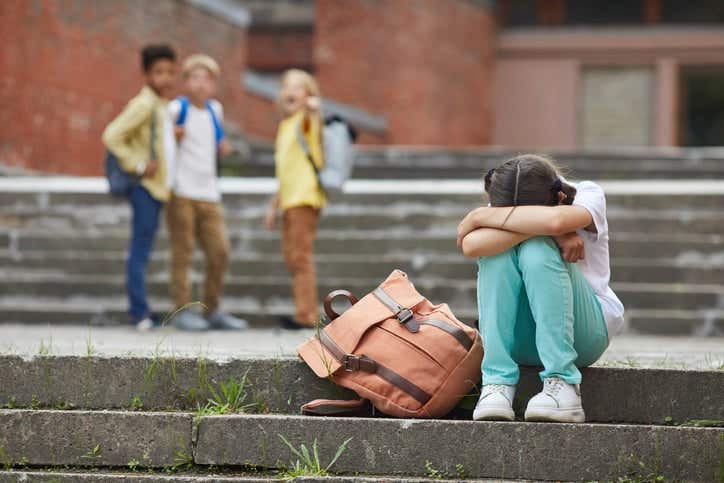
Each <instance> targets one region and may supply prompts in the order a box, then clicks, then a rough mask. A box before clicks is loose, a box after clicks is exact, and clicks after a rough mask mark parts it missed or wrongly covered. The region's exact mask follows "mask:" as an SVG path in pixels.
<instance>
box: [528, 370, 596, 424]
mask: <svg viewBox="0 0 724 483" xmlns="http://www.w3.org/2000/svg"><path fill="white" fill-rule="evenodd" d="M525 420H526V421H550V422H554V423H582V422H584V421H586V415H585V413H584V412H583V406H582V405H581V387H580V386H579V385H578V384H568V383H567V382H565V381H564V380H562V379H559V378H557V377H550V378H547V379H544V380H543V390H542V391H541V392H539V393H538V394H536V395H535V396H533V398H532V399H531V400H530V401H529V402H528V408H527V409H526V410H525Z"/></svg>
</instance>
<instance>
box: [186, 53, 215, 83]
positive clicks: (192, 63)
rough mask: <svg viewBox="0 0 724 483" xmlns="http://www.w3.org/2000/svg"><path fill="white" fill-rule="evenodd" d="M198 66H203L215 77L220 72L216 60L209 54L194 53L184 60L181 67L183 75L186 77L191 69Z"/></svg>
mask: <svg viewBox="0 0 724 483" xmlns="http://www.w3.org/2000/svg"><path fill="white" fill-rule="evenodd" d="M198 67H203V68H204V69H206V70H208V71H209V72H210V73H211V75H213V76H214V77H217V78H218V77H219V75H220V74H221V69H220V68H219V64H218V62H216V61H215V60H214V59H213V58H212V57H211V56H208V55H206V54H194V55H191V56H189V57H187V58H186V60H184V63H183V67H182V72H183V75H184V77H187V76H188V75H189V74H190V73H191V71H192V70H194V69H196V68H198Z"/></svg>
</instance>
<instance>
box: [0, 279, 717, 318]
mask: <svg viewBox="0 0 724 483" xmlns="http://www.w3.org/2000/svg"><path fill="white" fill-rule="evenodd" d="M194 278H196V280H195V281H193V282H192V288H193V293H194V299H195V300H197V299H198V300H200V299H201V297H202V292H203V280H202V279H201V278H198V277H194ZM379 283H380V279H358V278H342V277H337V278H332V277H327V278H323V279H320V280H319V281H318V292H319V294H321V295H322V296H323V295H326V294H328V293H329V292H331V291H333V290H337V289H340V288H344V289H347V290H350V291H352V292H353V293H355V294H360V295H362V294H366V293H368V292H370V291H371V290H372V289H374V288H375V287H376V286H377V285H378V284H379ZM414 283H415V285H416V287H417V288H418V289H419V290H420V292H421V293H423V294H425V295H426V296H427V297H428V298H429V299H430V300H431V301H433V302H435V303H439V302H446V303H448V304H449V305H450V306H451V307H452V308H453V310H471V309H474V308H475V307H476V304H477V296H476V292H477V289H476V282H475V279H474V276H471V277H469V278H468V279H467V280H450V279H434V278H429V277H423V278H417V279H414ZM289 284H290V282H289V278H288V276H254V275H250V276H228V277H227V278H226V284H225V288H224V292H225V294H226V296H227V298H228V299H247V300H250V303H251V301H253V303H255V304H260V305H269V304H274V303H276V302H278V301H280V300H285V299H289V297H290V293H291V292H290V290H291V289H290V285H289ZM612 286H613V289H614V291H616V293H617V295H618V296H619V298H620V299H621V301H622V302H623V303H624V305H625V306H626V307H628V308H629V309H645V308H650V309H659V310H664V309H678V310H703V309H715V308H721V307H722V305H721V301H722V298H723V296H724V287H723V286H721V285H710V284H686V285H682V284H675V283H674V284H667V283H625V282H619V283H614V284H612ZM147 290H148V293H149V294H150V295H151V296H153V297H158V298H162V297H166V296H168V293H169V278H168V276H167V275H165V274H157V275H156V276H154V277H153V278H151V279H149V280H147ZM0 293H2V294H3V296H4V297H8V298H12V297H15V296H20V297H22V296H27V295H32V296H37V297H41V298H42V297H54V298H58V297H117V296H121V295H123V294H125V279H124V277H123V276H122V275H90V276H89V275H65V274H58V275H51V274H44V273H40V274H34V273H14V274H12V275H11V276H9V277H8V278H4V279H2V280H0Z"/></svg>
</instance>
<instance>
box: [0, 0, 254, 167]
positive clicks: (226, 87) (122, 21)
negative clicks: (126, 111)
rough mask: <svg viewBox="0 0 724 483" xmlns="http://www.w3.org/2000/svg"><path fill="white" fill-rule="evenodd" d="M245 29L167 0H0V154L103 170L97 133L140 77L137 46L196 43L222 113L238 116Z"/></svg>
mask: <svg viewBox="0 0 724 483" xmlns="http://www.w3.org/2000/svg"><path fill="white" fill-rule="evenodd" d="M245 37H246V33H245V30H244V29H243V28H241V27H239V26H235V25H232V24H231V23H227V22H225V21H223V20H221V19H219V18H218V17H215V16H212V15H211V14H208V13H205V12H203V11H201V10H199V9H197V8H195V7H192V6H190V5H189V4H187V3H186V2H180V1H176V0H154V1H152V2H147V1H143V0H124V1H122V2H121V1H114V2H111V1H97V0H72V1H60V0H42V1H32V2H31V1H26V0H3V2H2V3H1V4H0V45H2V46H3V47H2V48H1V49H0V161H3V162H5V163H9V164H12V165H16V166H22V167H26V168H29V169H35V170H42V171H46V172H63V173H71V174H80V175H95V174H100V173H101V172H102V157H103V151H104V149H103V146H102V145H101V140H100V138H101V133H102V132H103V129H104V127H105V126H106V124H107V123H108V122H109V121H110V120H111V119H112V118H113V117H114V116H115V115H116V114H117V113H118V112H119V111H120V110H121V109H122V107H123V106H124V105H125V103H126V102H127V101H128V99H129V98H130V97H131V96H133V95H134V94H135V93H136V92H137V91H138V90H139V88H140V87H141V85H142V84H141V75H140V60H139V50H140V48H141V47H142V46H143V45H144V44H146V43H149V42H168V43H170V44H172V45H173V46H174V47H176V48H177V51H178V53H179V54H180V55H181V57H182V58H183V56H185V55H188V54H191V53H194V52H197V51H203V52H206V53H208V54H210V55H212V56H213V57H215V58H216V59H217V60H218V61H219V62H220V64H221V68H222V71H223V75H222V79H221V80H220V88H221V92H220V98H221V100H222V102H223V103H224V105H225V111H226V115H227V118H228V119H229V120H230V121H232V122H236V123H240V122H241V120H242V115H241V114H242V112H243V101H244V94H243V92H242V90H241V86H240V82H239V79H240V75H241V73H242V72H243V69H244V65H245Z"/></svg>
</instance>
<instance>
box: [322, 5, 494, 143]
mask: <svg viewBox="0 0 724 483" xmlns="http://www.w3.org/2000/svg"><path fill="white" fill-rule="evenodd" d="M479 3H480V2H469V1H463V0H451V1H446V2H440V1H435V0H423V1H416V2H412V1H409V2H408V1H399V2H386V1H381V0H347V1H346V2H344V8H340V4H339V2H337V1H335V0H319V1H317V4H316V28H315V50H314V60H315V65H316V68H317V74H318V76H319V80H320V82H321V86H322V90H323V92H324V94H325V96H328V97H330V98H333V99H335V100H338V101H340V102H344V103H347V104H351V105H353V106H359V107H362V108H364V109H366V110H368V111H371V112H374V113H379V114H383V115H386V116H387V117H388V119H389V129H388V134H387V137H386V139H384V141H385V142H387V143H389V144H439V145H448V146H460V145H467V144H486V143H488V142H489V141H490V139H491V136H490V134H491V132H490V131H491V107H492V106H491V102H490V100H491V99H490V87H491V80H492V60H493V59H492V53H493V43H494V20H493V17H492V15H491V11H490V9H489V7H484V6H481V5H480V4H479Z"/></svg>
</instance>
